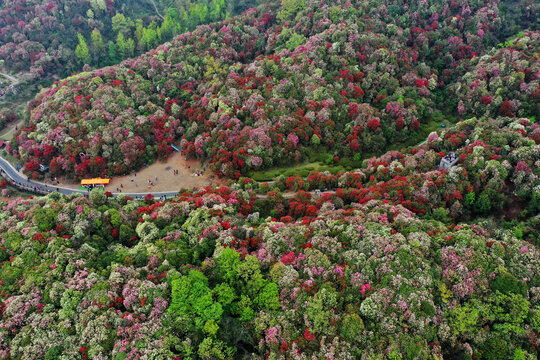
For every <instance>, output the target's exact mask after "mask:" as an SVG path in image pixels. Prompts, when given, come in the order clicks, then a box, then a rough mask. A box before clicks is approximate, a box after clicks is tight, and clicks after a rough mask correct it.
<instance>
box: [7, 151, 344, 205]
mask: <svg viewBox="0 0 540 360" xmlns="http://www.w3.org/2000/svg"><path fill="white" fill-rule="evenodd" d="M0 175H2V176H4V177H5V178H7V180H8V181H9V182H10V183H11V184H12V185H13V186H15V187H17V188H19V189H21V190H26V191H29V192H33V193H36V194H48V193H51V192H54V191H57V192H59V193H60V194H64V195H71V194H75V193H78V194H88V191H85V190H80V189H70V188H66V187H61V186H59V187H55V186H51V185H47V184H44V183H41V182H38V181H33V180H29V179H28V178H27V176H26V175H23V174H21V173H20V172H18V171H17V170H16V169H15V168H14V167H13V165H11V163H10V162H9V161H7V160H6V159H4V158H3V157H2V156H0ZM310 193H311V194H312V195H314V194H315V195H322V194H328V193H330V194H334V193H335V190H329V191H324V192H323V191H318V190H315V191H310ZM112 194H113V196H114V197H116V196H118V195H121V194H123V195H127V196H131V197H132V198H134V199H143V198H144V197H145V196H146V195H148V194H152V195H153V196H154V198H164V199H168V198H171V197H175V196H176V195H178V191H161V192H151V193H112ZM295 195H296V193H285V194H283V197H284V198H286V199H287V198H289V199H290V198H293V197H294V196H295ZM256 197H257V198H258V199H266V198H267V197H268V195H261V194H257V195H256Z"/></svg>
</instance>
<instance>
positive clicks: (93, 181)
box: [81, 178, 111, 190]
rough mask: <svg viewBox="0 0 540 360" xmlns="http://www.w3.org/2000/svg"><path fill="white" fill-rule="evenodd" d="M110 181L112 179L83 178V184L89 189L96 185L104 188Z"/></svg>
mask: <svg viewBox="0 0 540 360" xmlns="http://www.w3.org/2000/svg"><path fill="white" fill-rule="evenodd" d="M110 181H111V179H102V178H94V179H82V180H81V185H82V186H84V187H85V188H87V189H88V190H91V189H93V188H95V187H100V188H104V187H105V185H109V182H110Z"/></svg>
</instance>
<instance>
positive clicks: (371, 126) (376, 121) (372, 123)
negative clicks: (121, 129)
mask: <svg viewBox="0 0 540 360" xmlns="http://www.w3.org/2000/svg"><path fill="white" fill-rule="evenodd" d="M367 126H368V128H369V129H370V130H377V129H379V126H381V122H380V121H379V119H376V118H375V119H373V120H371V121H369V122H368V123H367Z"/></svg>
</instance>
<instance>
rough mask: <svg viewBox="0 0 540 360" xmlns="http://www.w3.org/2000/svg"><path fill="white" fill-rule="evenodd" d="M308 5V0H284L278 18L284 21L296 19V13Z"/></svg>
mask: <svg viewBox="0 0 540 360" xmlns="http://www.w3.org/2000/svg"><path fill="white" fill-rule="evenodd" d="M305 7H306V0H282V1H281V10H280V11H279V13H278V20H280V21H282V22H284V21H288V20H292V19H294V17H295V16H296V13H298V12H299V11H300V10H302V9H304V8H305Z"/></svg>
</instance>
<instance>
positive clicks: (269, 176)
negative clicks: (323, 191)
mask: <svg viewBox="0 0 540 360" xmlns="http://www.w3.org/2000/svg"><path fill="white" fill-rule="evenodd" d="M345 170H346V169H345V168H344V167H343V166H340V165H325V164H321V163H320V162H315V163H306V164H298V165H292V166H283V167H275V168H270V169H266V170H260V171H250V172H248V174H247V176H248V177H250V178H252V179H253V180H255V181H272V180H274V179H276V178H277V177H279V176H284V177H286V178H288V177H291V176H295V175H299V176H301V177H307V176H308V175H309V174H310V173H311V172H313V171H321V172H322V171H329V172H331V173H332V174H337V173H338V172H344V171H345Z"/></svg>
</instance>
